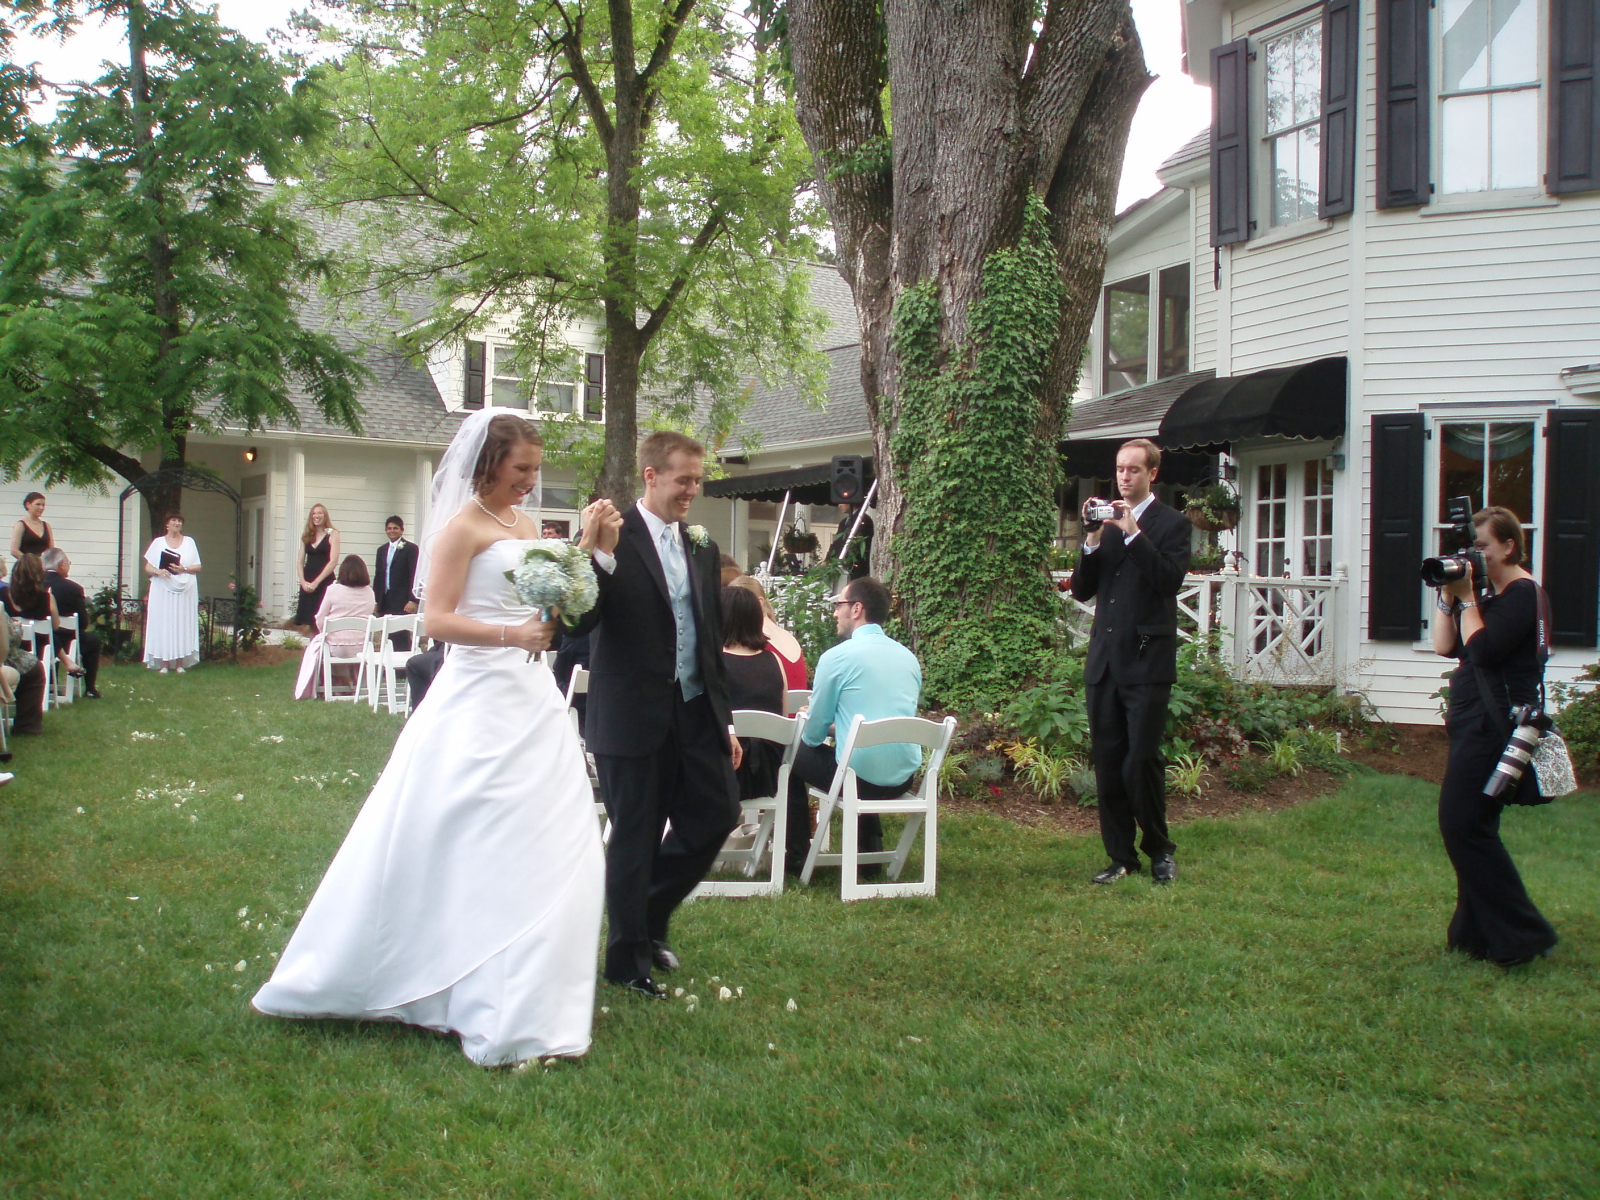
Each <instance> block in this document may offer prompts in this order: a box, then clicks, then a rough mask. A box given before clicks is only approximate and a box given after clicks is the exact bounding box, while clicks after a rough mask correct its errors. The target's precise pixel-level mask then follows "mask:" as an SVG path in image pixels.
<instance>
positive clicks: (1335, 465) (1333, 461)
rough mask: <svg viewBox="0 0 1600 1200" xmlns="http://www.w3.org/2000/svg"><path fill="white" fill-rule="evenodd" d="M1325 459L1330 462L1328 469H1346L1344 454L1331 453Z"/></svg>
mask: <svg viewBox="0 0 1600 1200" xmlns="http://www.w3.org/2000/svg"><path fill="white" fill-rule="evenodd" d="M1324 461H1325V462H1326V463H1327V464H1328V469H1329V470H1331V471H1342V470H1344V455H1342V454H1330V455H1328V457H1327V458H1326V459H1325V460H1324Z"/></svg>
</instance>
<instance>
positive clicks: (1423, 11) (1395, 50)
mask: <svg viewBox="0 0 1600 1200" xmlns="http://www.w3.org/2000/svg"><path fill="white" fill-rule="evenodd" d="M1432 100H1433V97H1432V95H1431V94H1430V93H1429V91H1428V0H1378V207H1379V208H1415V207H1416V206H1417V205H1419V204H1426V203H1428V196H1429V194H1430V192H1431V191H1432V186H1431V184H1430V182H1429V176H1430V174H1431V173H1432V172H1431V170H1430V168H1429V163H1428V125H1429V122H1428V106H1429V105H1430V104H1431V103H1432Z"/></svg>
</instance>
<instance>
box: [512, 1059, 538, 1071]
mask: <svg viewBox="0 0 1600 1200" xmlns="http://www.w3.org/2000/svg"><path fill="white" fill-rule="evenodd" d="M536 1061H537V1060H536V1059H532V1058H525V1059H523V1060H522V1061H521V1062H519V1063H518V1064H517V1065H516V1066H514V1067H512V1068H511V1073H512V1074H513V1075H521V1074H522V1073H523V1072H524V1071H526V1070H527V1069H528V1068H529V1067H531V1066H533V1064H534V1063H535V1062H536Z"/></svg>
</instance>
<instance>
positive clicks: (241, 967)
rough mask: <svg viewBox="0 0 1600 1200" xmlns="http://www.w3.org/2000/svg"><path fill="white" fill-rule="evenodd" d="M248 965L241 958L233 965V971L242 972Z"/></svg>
mask: <svg viewBox="0 0 1600 1200" xmlns="http://www.w3.org/2000/svg"><path fill="white" fill-rule="evenodd" d="M249 965H250V964H249V963H247V962H245V960H244V959H242V958H241V959H240V960H239V961H238V962H236V963H234V964H233V969H234V970H235V971H243V970H244V969H245V968H246V967H248V966H249Z"/></svg>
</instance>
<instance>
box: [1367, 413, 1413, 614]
mask: <svg viewBox="0 0 1600 1200" xmlns="http://www.w3.org/2000/svg"><path fill="white" fill-rule="evenodd" d="M1426 441H1427V428H1426V426H1424V424H1423V420H1422V414H1421V413H1393V414H1388V415H1379V416H1375V417H1373V418H1372V561H1371V563H1369V564H1368V570H1367V605H1368V608H1367V636H1369V637H1370V638H1372V640H1373V641H1377V642H1412V641H1415V640H1416V639H1417V638H1418V637H1419V636H1420V635H1421V632H1422V581H1421V578H1420V576H1419V575H1418V571H1419V569H1420V568H1421V566H1422V558H1423V541H1422V519H1423V503H1422V471H1423V456H1424V449H1425V445H1426Z"/></svg>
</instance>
